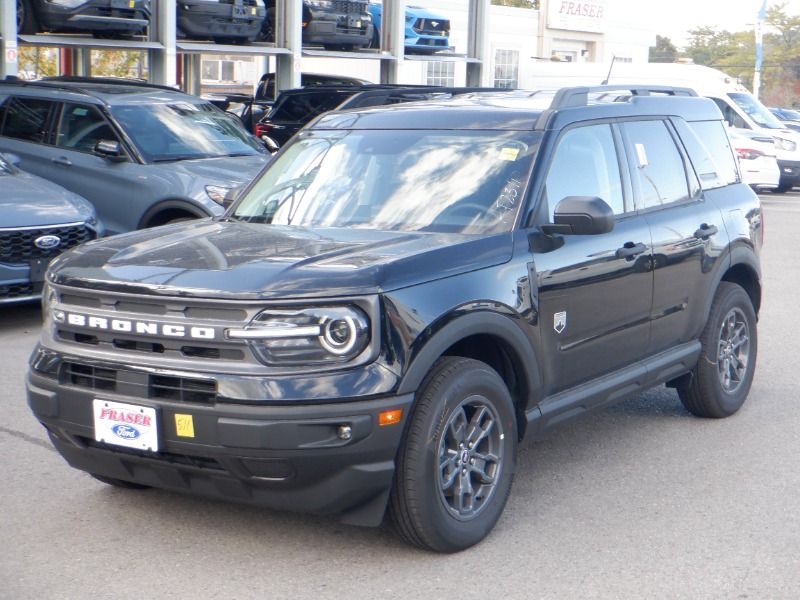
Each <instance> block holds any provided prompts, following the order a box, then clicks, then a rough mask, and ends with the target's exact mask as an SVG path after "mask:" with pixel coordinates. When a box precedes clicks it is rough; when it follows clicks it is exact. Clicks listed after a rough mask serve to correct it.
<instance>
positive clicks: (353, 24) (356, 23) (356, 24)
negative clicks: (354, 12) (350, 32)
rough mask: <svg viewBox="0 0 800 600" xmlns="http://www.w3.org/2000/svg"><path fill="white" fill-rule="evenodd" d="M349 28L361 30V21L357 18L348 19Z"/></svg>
mask: <svg viewBox="0 0 800 600" xmlns="http://www.w3.org/2000/svg"><path fill="white" fill-rule="evenodd" d="M347 21H348V23H347V26H348V27H355V28H356V29H360V28H361V19H357V18H355V17H348V18H347Z"/></svg>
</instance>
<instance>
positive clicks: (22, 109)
mask: <svg viewBox="0 0 800 600" xmlns="http://www.w3.org/2000/svg"><path fill="white" fill-rule="evenodd" d="M52 106H53V103H52V102H50V101H49V100H38V99H36V98H14V97H11V98H9V99H8V100H7V101H6V103H5V108H6V111H5V113H6V118H5V122H4V125H3V135H4V136H6V137H10V138H14V139H17V140H25V141H27V142H36V143H37V144H41V143H44V141H45V137H46V136H47V118H48V116H49V115H50V109H51V108H52Z"/></svg>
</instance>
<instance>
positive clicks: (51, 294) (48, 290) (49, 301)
mask: <svg viewBox="0 0 800 600" xmlns="http://www.w3.org/2000/svg"><path fill="white" fill-rule="evenodd" d="M57 303H58V295H57V294H56V291H55V290H54V289H53V288H52V287H50V284H49V283H48V282H47V279H45V281H44V285H43V286H42V317H43V318H44V320H45V321H47V320H48V319H49V318H50V312H51V311H52V310H53V307H54V306H55V305H56V304H57Z"/></svg>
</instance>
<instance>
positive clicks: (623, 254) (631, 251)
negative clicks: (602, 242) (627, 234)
mask: <svg viewBox="0 0 800 600" xmlns="http://www.w3.org/2000/svg"><path fill="white" fill-rule="evenodd" d="M645 250H647V246H645V245H644V244H643V243H642V242H639V243H638V244H634V243H633V242H625V245H624V246H622V248H617V258H633V257H634V256H638V255H639V254H642V253H643V252H644V251H645Z"/></svg>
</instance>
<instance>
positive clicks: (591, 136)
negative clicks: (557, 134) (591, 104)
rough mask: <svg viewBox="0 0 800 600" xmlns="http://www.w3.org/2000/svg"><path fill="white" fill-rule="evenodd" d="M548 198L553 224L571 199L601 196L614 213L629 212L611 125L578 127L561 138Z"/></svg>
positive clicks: (548, 181) (547, 182)
mask: <svg viewBox="0 0 800 600" xmlns="http://www.w3.org/2000/svg"><path fill="white" fill-rule="evenodd" d="M545 195H546V201H547V204H548V214H549V215H550V220H551V221H552V220H553V211H554V210H555V206H556V204H558V202H559V201H561V200H563V199H564V198H566V197H567V196H597V197H598V198H601V199H602V200H604V201H605V202H606V203H607V204H608V205H609V206H610V207H611V208H612V210H613V211H614V214H617V215H618V214H622V213H624V212H625V203H624V201H623V196H622V182H621V180H620V174H619V162H618V160H617V152H616V148H615V146H614V136H613V135H612V133H611V126H610V125H607V124H603V125H590V126H588V127H578V128H576V129H570V130H569V131H567V132H566V133H565V134H564V135H563V136H561V139H560V140H559V141H558V146H557V147H556V151H555V153H554V155H553V162H552V163H551V164H550V169H549V171H548V173H547V179H546V180H545Z"/></svg>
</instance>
